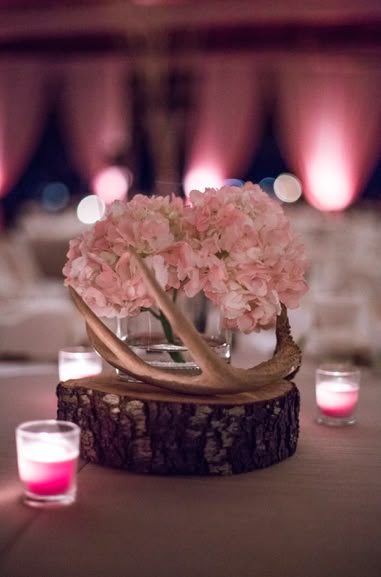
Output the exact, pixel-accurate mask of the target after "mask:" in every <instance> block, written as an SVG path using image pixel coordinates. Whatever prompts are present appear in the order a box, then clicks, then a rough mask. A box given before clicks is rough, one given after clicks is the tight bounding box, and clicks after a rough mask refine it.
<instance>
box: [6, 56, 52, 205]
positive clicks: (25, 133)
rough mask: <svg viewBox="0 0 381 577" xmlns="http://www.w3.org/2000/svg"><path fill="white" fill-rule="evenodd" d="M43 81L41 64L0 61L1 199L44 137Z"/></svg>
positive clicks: (29, 61) (35, 62)
mask: <svg viewBox="0 0 381 577" xmlns="http://www.w3.org/2000/svg"><path fill="white" fill-rule="evenodd" d="M44 80H45V73H44V66H43V64H42V63H41V62H38V61H33V60H29V59H28V60H22V61H20V59H15V60H7V61H0V197H2V196H5V195H6V194H7V193H8V192H9V191H10V190H11V188H12V186H13V185H14V184H15V182H16V181H17V179H18V178H19V177H20V176H21V174H22V171H23V170H24V168H25V165H26V164H27V162H28V161H29V159H30V156H31V155H32V153H33V150H34V146H35V145H36V142H37V140H38V137H39V135H40V134H41V131H42V128H43V120H44V118H45V106H44V105H45V102H44V96H43V95H44V90H43V88H44V86H43V85H44Z"/></svg>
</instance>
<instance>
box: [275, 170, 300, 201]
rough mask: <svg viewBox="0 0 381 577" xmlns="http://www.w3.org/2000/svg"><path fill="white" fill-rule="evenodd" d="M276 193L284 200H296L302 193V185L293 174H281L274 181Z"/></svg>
mask: <svg viewBox="0 0 381 577" xmlns="http://www.w3.org/2000/svg"><path fill="white" fill-rule="evenodd" d="M274 193H275V195H276V196H277V197H278V198H279V200H281V201H282V202H296V201H297V200H299V198H300V197H301V195H302V185H301V183H300V180H299V179H298V178H297V177H296V176H294V175H293V174H287V173H284V174H280V175H279V176H278V177H277V178H276V179H275V181H274Z"/></svg>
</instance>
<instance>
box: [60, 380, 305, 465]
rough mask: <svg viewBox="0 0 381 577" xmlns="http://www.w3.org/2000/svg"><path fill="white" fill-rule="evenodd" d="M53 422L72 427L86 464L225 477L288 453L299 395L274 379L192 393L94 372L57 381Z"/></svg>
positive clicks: (294, 433) (296, 432)
mask: <svg viewBox="0 0 381 577" xmlns="http://www.w3.org/2000/svg"><path fill="white" fill-rule="evenodd" d="M57 397H58V418H59V419H62V420H67V421H72V422H75V423H77V424H78V425H80V427H81V430H82V438H81V456H82V457H83V458H84V459H85V460H87V461H90V462H92V463H96V464H99V465H104V466H108V467H116V468H120V469H126V470H128V471H131V472H135V473H151V474H159V475H229V474H234V473H244V472H248V471H253V470H255V469H261V468H264V467H268V466H270V465H273V464H275V463H278V462H279V461H282V460H284V459H286V458H287V457H290V456H291V455H293V453H294V452H295V450H296V446H297V441H298V435H299V405H300V399H299V392H298V389H297V388H296V386H295V385H294V384H293V383H291V382H289V381H285V380H282V381H279V382H277V383H274V384H273V385H270V386H265V387H262V388H261V393H260V398H258V395H257V394H254V393H240V394H236V395H221V396H199V397H198V396H196V395H183V394H177V393H172V392H170V391H162V390H160V389H157V388H155V387H153V386H151V385H146V384H144V383H136V382H133V381H131V382H126V381H125V380H123V381H121V380H119V379H118V377H116V376H114V375H101V376H99V375H98V376H96V377H89V378H85V379H80V380H71V381H66V382H64V383H60V384H59V385H58V387H57Z"/></svg>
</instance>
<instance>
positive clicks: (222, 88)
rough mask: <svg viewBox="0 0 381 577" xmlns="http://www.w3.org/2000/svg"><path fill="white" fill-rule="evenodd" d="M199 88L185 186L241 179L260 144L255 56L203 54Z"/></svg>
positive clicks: (195, 186)
mask: <svg viewBox="0 0 381 577" xmlns="http://www.w3.org/2000/svg"><path fill="white" fill-rule="evenodd" d="M195 70H196V73H198V76H199V92H198V99H197V103H196V106H195V110H194V112H193V114H194V122H193V123H190V124H191V126H192V125H193V130H192V134H190V135H189V140H190V145H189V153H188V159H187V162H186V170H185V180H184V189H185V192H189V191H190V190H191V189H192V188H200V189H203V188H205V187H206V186H218V185H221V184H222V182H223V181H224V180H225V179H227V178H240V176H241V175H242V174H243V173H244V172H245V170H246V169H247V166H248V163H249V160H250V159H251V158H252V156H253V153H254V151H255V148H256V146H257V145H258V142H259V138H260V133H261V131H262V122H261V116H260V110H261V101H260V100H261V95H260V94H259V82H258V80H257V78H258V70H257V68H256V66H255V61H254V60H253V58H252V57H248V58H245V57H240V58H238V57H237V58H229V57H227V56H226V55H225V56H223V57H215V58H210V59H205V58H203V59H202V60H200V61H199V62H197V64H196V68H195Z"/></svg>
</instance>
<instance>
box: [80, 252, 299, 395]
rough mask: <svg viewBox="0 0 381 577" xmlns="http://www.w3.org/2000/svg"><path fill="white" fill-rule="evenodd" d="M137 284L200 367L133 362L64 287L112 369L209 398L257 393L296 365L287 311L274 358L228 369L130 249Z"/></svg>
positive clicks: (128, 352)
mask: <svg viewBox="0 0 381 577" xmlns="http://www.w3.org/2000/svg"><path fill="white" fill-rule="evenodd" d="M131 254H132V255H133V256H134V258H135V260H136V264H137V265H138V267H139V269H140V272H141V274H142V277H143V280H144V281H145V283H146V286H147V288H148V289H149V291H150V293H151V294H152V296H153V297H154V298H155V300H156V302H157V304H158V305H159V307H160V308H161V309H162V311H163V312H164V314H165V315H166V316H167V318H168V320H169V322H170V323H171V325H172V328H173V329H174V331H175V332H176V334H177V335H178V336H179V337H180V338H181V340H182V342H183V343H184V344H185V345H186V346H187V347H188V349H189V351H190V353H191V355H192V357H193V360H194V361H195V362H196V363H197V364H198V366H199V367H200V370H201V373H200V374H197V375H190V374H184V373H182V372H181V371H179V372H174V371H166V370H164V369H160V368H158V367H153V366H151V365H149V364H147V363H145V362H144V361H143V360H142V359H141V358H139V357H138V356H137V355H136V354H135V353H134V352H133V351H132V350H131V349H130V348H129V347H128V346H127V345H126V344H125V343H123V342H122V341H121V340H120V339H118V338H117V337H116V335H115V334H114V333H113V332H112V331H111V330H110V329H109V328H108V327H106V325H105V324H104V323H103V322H102V321H101V320H100V319H99V318H98V317H97V316H96V315H95V314H94V313H93V312H92V310H91V309H90V308H89V307H88V306H87V305H86V303H85V302H84V301H83V299H82V298H81V297H80V296H79V295H78V293H77V292H76V291H75V290H74V289H73V288H71V287H70V292H71V296H72V299H73V301H74V303H75V305H76V307H77V308H78V310H79V312H80V313H81V314H82V315H83V317H84V318H85V320H86V323H87V330H88V335H89V339H90V342H91V344H92V345H93V347H94V348H95V349H96V350H97V351H98V352H99V354H100V355H101V356H102V357H103V358H104V359H105V360H106V361H107V362H109V363H110V364H111V365H112V366H114V367H116V368H118V369H120V370H121V371H123V372H125V373H127V374H128V375H130V376H132V377H134V378H136V379H138V380H142V381H145V382H147V383H150V384H152V385H156V386H159V387H163V388H166V389H170V390H172V391H176V392H179V393H188V394H198V395H210V394H213V395H215V394H234V393H240V392H248V391H253V390H255V389H258V388H260V387H262V386H264V385H268V384H271V383H273V382H275V381H277V380H279V379H282V378H286V377H288V376H290V375H291V374H292V373H295V372H296V371H297V370H298V368H299V366H300V364H301V351H300V349H299V347H298V346H297V345H296V344H295V342H294V341H293V339H292V336H291V333H290V325H289V322H288V317H287V310H286V307H285V306H284V305H282V311H281V314H280V315H279V317H278V318H277V326H276V337H277V346H276V350H275V353H274V356H273V357H272V358H271V359H270V360H268V361H265V362H263V363H260V364H259V365H257V366H256V367H252V368H250V369H240V368H237V367H233V366H231V365H228V364H227V363H226V362H225V361H224V360H223V359H221V358H219V357H218V356H217V354H216V353H214V351H212V349H210V348H209V347H208V345H207V343H206V342H205V341H204V339H203V338H202V337H201V335H200V334H199V333H198V332H197V330H196V329H195V327H194V325H193V324H192V323H191V322H190V321H189V320H188V319H187V318H186V317H185V316H184V315H183V314H182V313H181V312H180V311H179V310H177V309H176V306H175V305H174V303H173V302H172V301H171V299H170V298H169V297H168V294H167V293H166V292H164V291H163V289H162V288H161V287H160V285H159V283H158V282H157V280H156V278H155V277H154V275H153V274H152V272H151V271H150V270H149V269H148V268H147V266H146V265H145V263H144V262H143V260H142V259H141V258H140V257H139V256H138V255H137V254H136V253H135V252H134V251H133V250H131Z"/></svg>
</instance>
